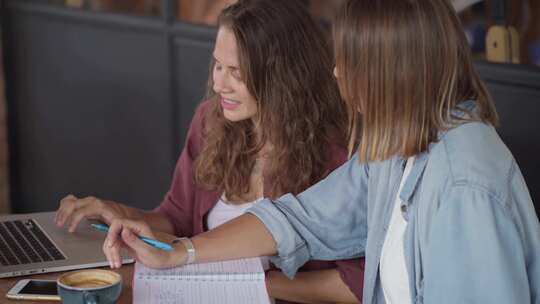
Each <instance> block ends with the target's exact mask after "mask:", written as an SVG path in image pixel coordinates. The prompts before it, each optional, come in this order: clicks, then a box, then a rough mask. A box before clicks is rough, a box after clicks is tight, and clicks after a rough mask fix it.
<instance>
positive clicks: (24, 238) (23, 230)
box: [0, 219, 66, 266]
mask: <svg viewBox="0 0 540 304" xmlns="http://www.w3.org/2000/svg"><path fill="white" fill-rule="evenodd" d="M65 259H66V257H65V256H64V255H63V254H62V253H61V252H60V250H58V248H56V246H55V245H54V244H53V243H52V242H51V240H49V238H48V237H47V236H46V235H45V233H43V231H42V230H41V228H39V226H38V225H37V224H36V222H35V221H34V220H31V219H29V220H24V221H22V220H16V221H6V222H0V264H2V265H4V266H9V265H19V264H30V263H39V262H48V261H54V260H65Z"/></svg>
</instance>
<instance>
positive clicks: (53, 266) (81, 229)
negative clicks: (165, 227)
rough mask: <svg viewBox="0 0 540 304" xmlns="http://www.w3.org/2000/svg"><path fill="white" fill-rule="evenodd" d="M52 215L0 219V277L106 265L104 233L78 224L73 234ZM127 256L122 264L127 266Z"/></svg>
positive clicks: (6, 216) (129, 260) (23, 215)
mask: <svg viewBox="0 0 540 304" xmlns="http://www.w3.org/2000/svg"><path fill="white" fill-rule="evenodd" d="M54 215H55V212H41V213H26V214H13V215H3V216H0V278H6V277H14V276H22V275H28V274H36V273H43V272H54V271H65V270H71V269H80V268H92V267H100V266H108V265H109V263H108V262H107V258H106V257H105V255H104V254H103V251H102V247H103V241H104V240H105V236H106V234H105V233H103V232H99V231H96V230H95V229H93V228H92V227H91V226H90V224H91V222H90V221H82V222H81V223H80V224H79V226H78V227H77V230H76V231H75V232H74V233H70V232H68V231H67V229H65V228H58V227H57V226H56V224H55V223H54ZM131 262H133V259H131V258H130V257H129V256H128V255H127V254H125V253H124V254H123V255H122V263H131Z"/></svg>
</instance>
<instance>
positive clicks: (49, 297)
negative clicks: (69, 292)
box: [6, 279, 60, 301]
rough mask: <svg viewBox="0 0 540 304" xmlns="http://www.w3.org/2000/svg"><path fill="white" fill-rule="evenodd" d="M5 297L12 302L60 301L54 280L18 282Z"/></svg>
mask: <svg viewBox="0 0 540 304" xmlns="http://www.w3.org/2000/svg"><path fill="white" fill-rule="evenodd" d="M6 297H7V298H8V299H14V300H34V301H40V300H42V301H60V297H59V296H58V289H57V288H56V281H54V280H32V279H30V280H20V281H19V282H17V284H15V286H13V287H12V288H11V289H10V290H9V291H8V293H7V294H6Z"/></svg>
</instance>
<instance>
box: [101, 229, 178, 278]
mask: <svg viewBox="0 0 540 304" xmlns="http://www.w3.org/2000/svg"><path fill="white" fill-rule="evenodd" d="M97 229H98V228H97ZM140 236H144V237H140ZM145 240H146V241H145ZM148 244H150V245H152V246H148ZM156 244H161V245H157V246H163V244H165V245H168V246H171V245H170V244H167V243H163V242H159V241H157V240H156V237H155V235H154V233H153V232H152V229H150V226H148V224H146V223H145V222H143V221H134V220H127V219H116V220H113V221H112V223H111V225H110V227H109V231H108V232H107V238H106V239H105V242H104V244H103V252H104V253H105V256H106V257H107V260H108V261H109V264H110V266H111V268H120V267H121V266H122V257H121V255H120V250H121V249H122V248H126V249H127V250H128V251H129V252H130V254H131V255H132V256H133V257H134V258H135V259H136V260H137V261H138V262H141V263H143V264H144V265H146V266H148V267H150V268H171V267H175V266H178V265H181V264H182V262H184V261H185V258H186V250H185V248H184V247H183V246H171V248H170V250H164V249H158V248H157V247H156Z"/></svg>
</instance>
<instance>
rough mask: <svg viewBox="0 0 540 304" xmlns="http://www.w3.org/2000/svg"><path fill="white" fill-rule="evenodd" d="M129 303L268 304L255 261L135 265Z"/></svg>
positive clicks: (261, 269) (262, 274)
mask: <svg viewBox="0 0 540 304" xmlns="http://www.w3.org/2000/svg"><path fill="white" fill-rule="evenodd" d="M133 303H134V304H143V303H144V304H146V303H160V304H169V303H170V304H172V303H179V304H180V303H190V304H214V303H215V304H218V303H219V304H229V303H230V304H244V303H245V304H256V303H261V304H269V303H271V302H270V299H269V297H268V293H267V291H266V284H265V281H264V270H263V267H262V265H261V261H260V259H259V258H249V259H239V260H231V261H223V262H215V263H204V264H192V265H186V266H182V267H176V268H171V269H161V270H159V269H151V268H148V267H146V266H144V265H143V264H141V263H136V264H135V274H134V278H133Z"/></svg>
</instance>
